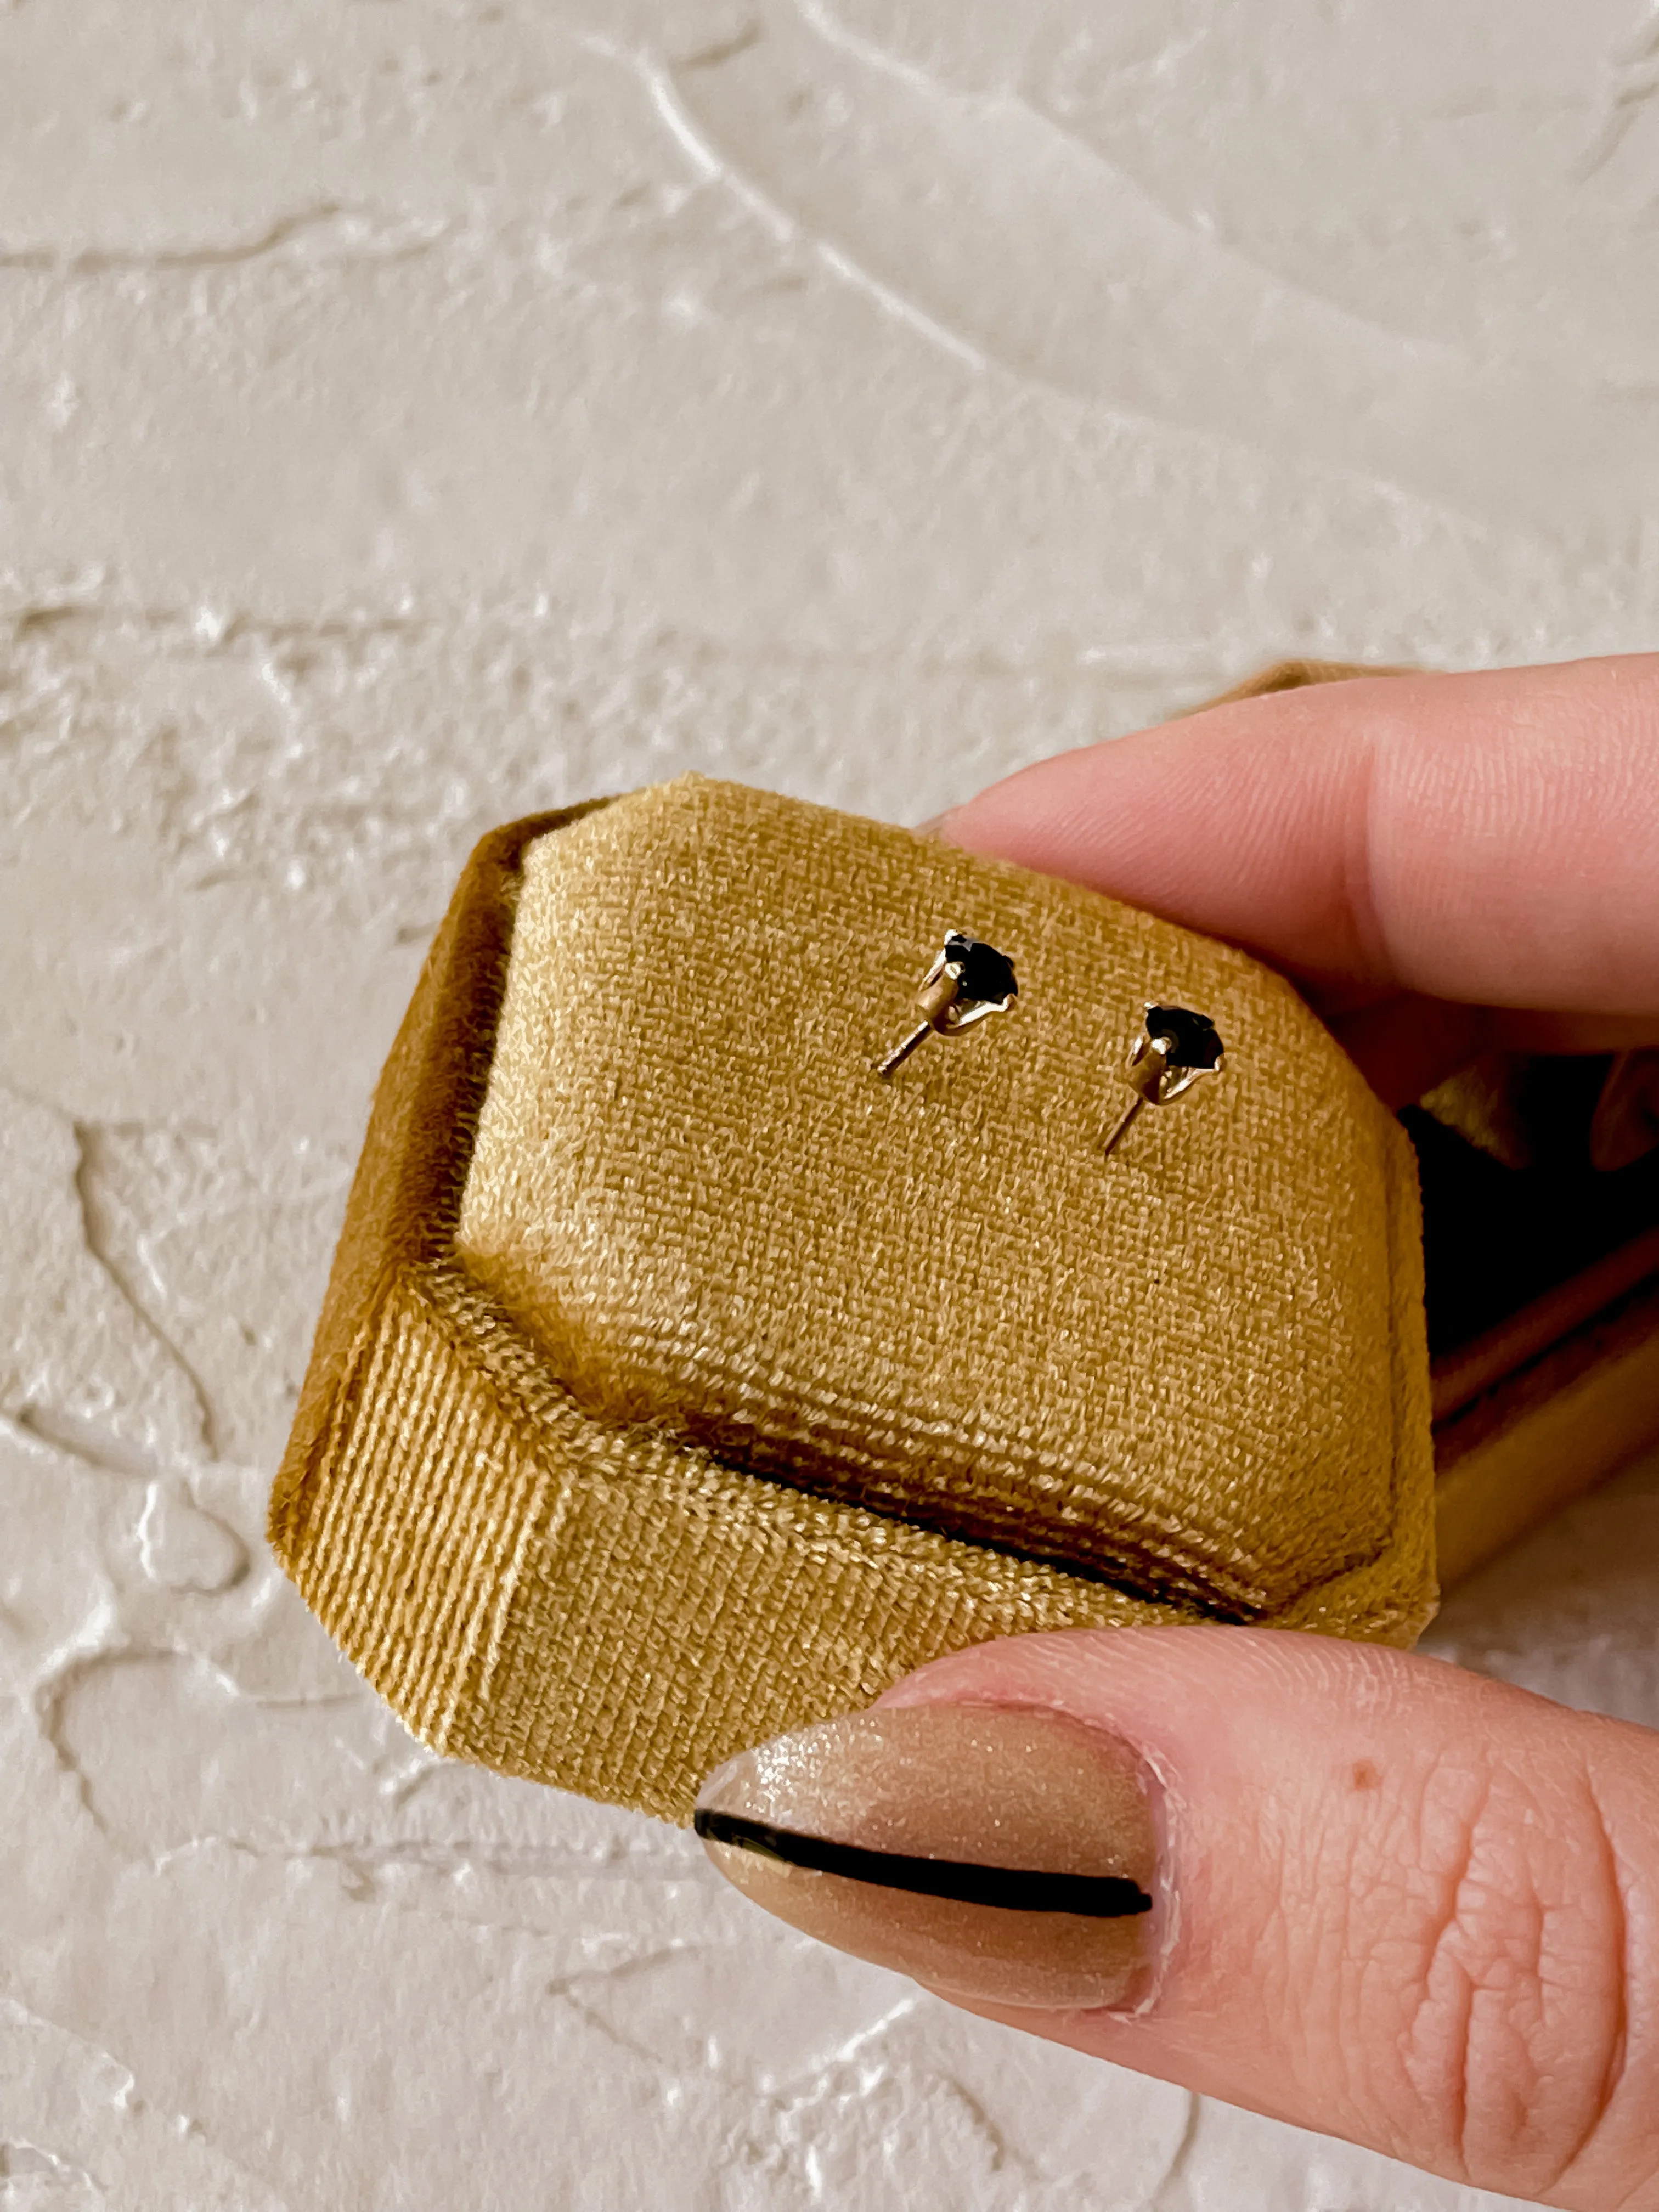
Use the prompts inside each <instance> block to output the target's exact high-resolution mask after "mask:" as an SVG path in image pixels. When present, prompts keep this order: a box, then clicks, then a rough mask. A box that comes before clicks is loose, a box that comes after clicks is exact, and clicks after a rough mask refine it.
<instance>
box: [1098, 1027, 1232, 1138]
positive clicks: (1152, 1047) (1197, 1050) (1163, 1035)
mask: <svg viewBox="0 0 1659 2212" xmlns="http://www.w3.org/2000/svg"><path fill="white" fill-rule="evenodd" d="M1225 1065H1226V1060H1225V1055H1224V1054H1223V1051H1222V1045H1221V1038H1220V1035H1219V1033H1218V1030H1217V1029H1216V1025H1215V1024H1214V1023H1213V1022H1212V1020H1211V1019H1210V1018H1209V1016H1208V1015H1207V1014H1195V1013H1193V1012H1190V1010H1189V1009H1188V1008H1187V1007H1186V1006H1148V1007H1147V1009H1146V1020H1145V1021H1144V1022H1143V1023H1142V1024H1141V1029H1140V1035H1139V1036H1138V1037H1137V1038H1136V1039H1135V1041H1134V1044H1133V1048H1132V1049H1131V1051H1130V1054H1129V1064H1128V1066H1127V1067H1126V1068H1125V1069H1124V1071H1123V1076H1124V1080H1125V1082H1126V1083H1127V1085H1128V1086H1129V1088H1130V1090H1131V1091H1133V1093H1134V1097H1133V1098H1131V1099H1130V1101H1129V1103H1128V1104H1127V1106H1126V1107H1125V1108H1124V1109H1123V1112H1122V1115H1121V1116H1120V1118H1119V1120H1118V1121H1117V1122H1116V1124H1115V1127H1113V1129H1112V1131H1111V1133H1110V1135H1109V1136H1108V1137H1107V1138H1106V1139H1105V1140H1104V1142H1103V1144H1102V1146H1101V1148H1100V1149H1101V1157H1102V1158H1103V1159H1104V1158H1109V1156H1110V1154H1112V1153H1113V1152H1115V1151H1116V1150H1117V1147H1118V1146H1119V1145H1120V1144H1121V1142H1122V1140H1123V1139H1124V1137H1125V1136H1126V1135H1127V1133H1128V1127H1129V1124H1130V1122H1131V1121H1133V1120H1134V1118H1135V1115H1137V1114H1139V1111H1140V1109H1141V1108H1142V1107H1143V1106H1167V1105H1169V1103H1170V1101H1171V1100H1172V1099H1176V1098H1180V1097H1184V1096H1185V1095H1186V1093H1187V1092H1188V1091H1190V1090H1191V1089H1192V1087H1193V1085H1194V1084H1195V1083H1196V1082H1197V1081H1198V1079H1199V1078H1200V1076H1204V1075H1218V1074H1219V1073H1221V1070H1222V1069H1223V1068H1224V1067H1225Z"/></svg>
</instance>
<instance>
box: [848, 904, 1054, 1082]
mask: <svg viewBox="0 0 1659 2212" xmlns="http://www.w3.org/2000/svg"><path fill="white" fill-rule="evenodd" d="M1018 995H1019V985H1018V981H1016V980H1015V976H1014V963H1013V962H1012V960H1010V959H1009V957H1007V955H1006V953H1004V952H999V951H997V949H996V947H995V946H994V945H987V944H986V943H985V941H984V940H983V939H981V938H977V937H970V936H969V934H968V933H967V931H966V930H962V929H950V930H947V931H946V932H945V941H944V943H943V944H942V945H940V947H939V951H938V952H937V953H935V954H934V956H933V963H932V965H931V966H930V967H929V968H928V970H927V974H926V975H924V976H923V977H922V979H921V984H920V985H919V987H918V988H917V991H916V1004H917V1006H919V1007H920V1008H921V1012H922V1015H923V1017H924V1018H923V1019H922V1020H921V1022H919V1023H918V1024H917V1025H916V1026H915V1029H913V1030H911V1032H910V1034H909V1035H908V1036H907V1037H905V1038H903V1039H902V1041H901V1042H899V1043H898V1044H896V1045H895V1046H894V1048H893V1049H892V1051H891V1052H890V1053H889V1054H888V1055H887V1057H886V1058H885V1059H884V1060H879V1061H878V1062H877V1065H876V1073H877V1074H878V1076H880V1078H881V1079H882V1080H883V1082H888V1081H890V1079H891V1078H892V1077H893V1076H895V1075H896V1073H898V1071H899V1069H900V1068H901V1067H902V1066H903V1065H904V1063H905V1061H906V1060H908V1059H909V1057H910V1055H911V1054H912V1053H913V1052H915V1051H916V1050H917V1049H918V1048H920V1047H921V1046H922V1045H924V1044H926V1042H927V1040H928V1038H929V1037H930V1036H941V1037H959V1036H963V1034H964V1033H965V1032H966V1031H967V1030H970V1029H973V1028H975V1027H976V1026H977V1025H978V1024H980V1023H981V1022H982V1021H984V1020H985V1018H987V1015H990V1014H1001V1013H1006V1012H1007V1011H1008V1009H1009V1008H1010V1007H1011V1006H1012V1005H1013V1002H1014V1000H1016V999H1017V998H1018Z"/></svg>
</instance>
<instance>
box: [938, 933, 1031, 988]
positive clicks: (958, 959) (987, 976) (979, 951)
mask: <svg viewBox="0 0 1659 2212" xmlns="http://www.w3.org/2000/svg"><path fill="white" fill-rule="evenodd" d="M945 959H946V960H947V961H949V962H951V963H953V964H954V965H955V966H957V967H959V968H960V969H961V970H962V980H961V981H960V982H959V983H958V985H957V988H958V990H959V991H960V992H961V994H962V995H963V998H964V999H988V1000H993V1001H1000V1000H1004V999H1012V998H1017V997H1018V995H1019V986H1018V983H1016V982H1015V981H1014V963H1013V962H1012V960H1010V959H1008V958H1007V957H1006V955H1005V954H1003V953H1000V952H999V951H997V950H996V948H995V946H994V945H981V943H980V941H979V939H977V938H976V937H958V936H957V934H956V933H955V932H954V931H953V932H952V933H951V935H950V936H949V937H947V938H946V939H945Z"/></svg>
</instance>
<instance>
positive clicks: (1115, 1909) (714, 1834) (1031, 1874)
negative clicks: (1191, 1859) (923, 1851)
mask: <svg viewBox="0 0 1659 2212" xmlns="http://www.w3.org/2000/svg"><path fill="white" fill-rule="evenodd" d="M691 1826H692V1828H693V1830H694V1832H696V1834H697V1835H699V1836H701V1837H702V1839H703V1841H704V1842H705V1843H708V1844H729V1845H731V1846H732V1849H734V1850H740V1851H752V1852H754V1853H755V1855H756V1856H757V1857H760V1858H768V1859H775V1860H776V1861H778V1862H779V1863H781V1864H782V1865H784V1866H793V1867H803V1868H805V1869H808V1870H809V1871H810V1872H811V1873H814V1874H837V1875H843V1876H844V1877H845V1878H846V1879H847V1880H848V1881H866V1882H872V1883H874V1884H876V1885H877V1886H878V1887H881V1888H884V1889H902V1890H908V1891H909V1892H910V1893H912V1894H914V1895H915V1896H919V1897H943V1898H949V1899H951V1900H952V1901H953V1902H955V1903H957V1904H961V1905H991V1906H994V1907H995V1908H997V1909H999V1910H1000V1911H1005V1912H1070V1913H1074V1914H1076V1915H1077V1916H1079V1917H1080V1918H1085V1919H1090V1920H1124V1919H1128V1918H1130V1917H1133V1915H1134V1914H1135V1913H1138V1912H1150V1911H1152V1899H1151V1898H1150V1897H1148V1895H1147V1894H1146V1891H1145V1890H1144V1889H1143V1888H1142V1887H1140V1884H1139V1882H1138V1881H1130V1880H1129V1878H1128V1876H1127V1875H1116V1874H1042V1873H1039V1872H1036V1870H1034V1869H1022V1868H1018V1867H994V1866H976V1865H975V1864H974V1863H972V1862H971V1861H969V1860H963V1859H928V1858H913V1857H908V1855H906V1854H905V1853H903V1852H901V1851H871V1850H863V1849H862V1848H861V1847H860V1845H858V1844H836V1843H831V1842H830V1841H829V1838H827V1837H824V1836H807V1835H800V1834H798V1833H797V1832H795V1831H794V1830H793V1829H791V1828H775V1827H772V1826H769V1824H768V1823H767V1822H766V1821H764V1820H744V1818H743V1817H742V1816H741V1815H740V1814H736V1813H717V1812H710V1811H705V1810H704V1809H702V1808H701V1807H700V1808H698V1810H697V1812H696V1814H694V1815H693V1817H692V1821H691Z"/></svg>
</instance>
